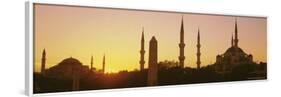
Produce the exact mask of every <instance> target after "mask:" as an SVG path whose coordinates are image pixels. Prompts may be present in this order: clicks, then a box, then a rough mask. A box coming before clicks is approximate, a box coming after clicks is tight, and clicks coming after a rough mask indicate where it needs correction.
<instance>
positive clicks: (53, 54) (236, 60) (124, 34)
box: [26, 2, 267, 95]
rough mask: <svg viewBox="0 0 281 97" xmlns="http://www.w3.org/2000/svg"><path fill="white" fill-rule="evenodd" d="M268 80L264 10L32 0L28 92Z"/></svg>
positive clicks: (28, 10)
mask: <svg viewBox="0 0 281 97" xmlns="http://www.w3.org/2000/svg"><path fill="white" fill-rule="evenodd" d="M266 79H267V17H264V16H241V15H227V14H211V13H193V12H176V11H165V10H144V9H129V8H111V7H106V6H103V7H101V6H95V5H91V6H90V5H79V4H63V3H59V4H56V3H43V2H27V3H26V82H27V83H26V90H27V94H28V95H40V94H49V93H69V92H81V91H93V90H103V89H119V88H144V87H156V86H157V87H158V86H168V85H189V84H198V83H213V82H229V81H246V80H266Z"/></svg>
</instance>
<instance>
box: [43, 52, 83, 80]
mask: <svg viewBox="0 0 281 97" xmlns="http://www.w3.org/2000/svg"><path fill="white" fill-rule="evenodd" d="M87 71H88V68H87V66H83V65H82V63H81V62H80V61H79V60H77V59H75V58H72V57H70V58H66V59H64V60H62V61H61V62H60V63H59V64H58V65H55V66H53V67H51V68H50V69H48V70H47V75H48V76H52V77H57V78H72V77H73V74H74V73H78V74H79V75H81V74H82V73H83V72H87Z"/></svg>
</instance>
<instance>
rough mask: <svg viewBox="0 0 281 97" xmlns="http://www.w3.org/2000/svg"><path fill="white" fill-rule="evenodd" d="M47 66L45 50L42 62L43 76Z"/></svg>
mask: <svg viewBox="0 0 281 97" xmlns="http://www.w3.org/2000/svg"><path fill="white" fill-rule="evenodd" d="M45 65H46V51H45V48H44V50H43V53H42V60H41V74H42V75H44V74H45Z"/></svg>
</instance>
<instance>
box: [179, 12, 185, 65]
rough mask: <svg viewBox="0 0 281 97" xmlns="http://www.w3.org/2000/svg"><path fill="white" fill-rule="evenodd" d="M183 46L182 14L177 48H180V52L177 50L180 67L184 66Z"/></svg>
mask: <svg viewBox="0 0 281 97" xmlns="http://www.w3.org/2000/svg"><path fill="white" fill-rule="evenodd" d="M184 47H185V44H184V24H183V16H182V20H181V30H180V43H179V49H180V52H179V65H180V67H182V68H183V67H184V59H185V56H184Z"/></svg>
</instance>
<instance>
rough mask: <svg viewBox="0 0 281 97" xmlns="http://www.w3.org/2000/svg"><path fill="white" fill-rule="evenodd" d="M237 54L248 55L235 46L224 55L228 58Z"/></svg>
mask: <svg viewBox="0 0 281 97" xmlns="http://www.w3.org/2000/svg"><path fill="white" fill-rule="evenodd" d="M235 54H242V55H246V53H245V52H244V51H243V50H242V49H241V48H239V47H234V46H232V47H230V48H228V49H227V50H226V51H225V53H224V55H225V56H226V55H235Z"/></svg>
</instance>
